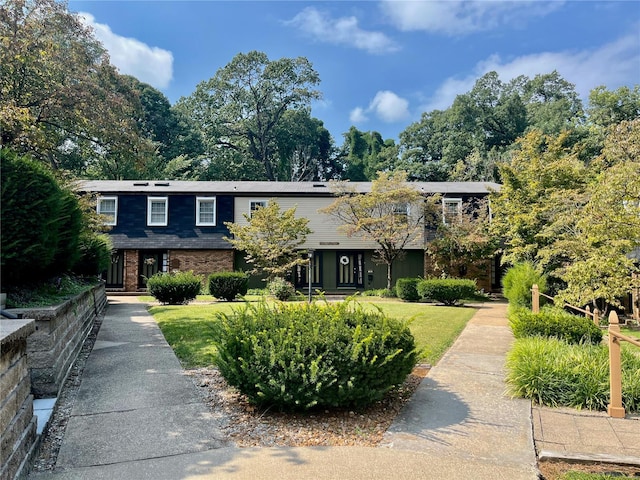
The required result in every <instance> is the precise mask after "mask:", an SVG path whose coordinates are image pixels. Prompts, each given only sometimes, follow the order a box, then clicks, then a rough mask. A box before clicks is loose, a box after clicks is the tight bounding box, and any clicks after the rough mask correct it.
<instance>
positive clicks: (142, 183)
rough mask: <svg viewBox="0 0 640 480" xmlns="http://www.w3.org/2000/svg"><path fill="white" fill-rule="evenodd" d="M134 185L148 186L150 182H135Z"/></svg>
mask: <svg viewBox="0 0 640 480" xmlns="http://www.w3.org/2000/svg"><path fill="white" fill-rule="evenodd" d="M133 186H134V187H148V186H149V182H133Z"/></svg>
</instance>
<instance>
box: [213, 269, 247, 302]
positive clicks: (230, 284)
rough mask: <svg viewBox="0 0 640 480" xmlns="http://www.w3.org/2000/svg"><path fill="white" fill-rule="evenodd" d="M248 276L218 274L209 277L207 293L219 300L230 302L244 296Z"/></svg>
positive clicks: (240, 273) (226, 273) (242, 274)
mask: <svg viewBox="0 0 640 480" xmlns="http://www.w3.org/2000/svg"><path fill="white" fill-rule="evenodd" d="M248 288H249V275H247V274H246V273H242V272H218V273H212V274H211V275H209V293H210V294H211V295H213V296H214V297H216V298H218V299H220V300H226V301H227V302H230V301H232V300H233V299H235V298H236V297H237V296H238V295H246V294H247V290H248Z"/></svg>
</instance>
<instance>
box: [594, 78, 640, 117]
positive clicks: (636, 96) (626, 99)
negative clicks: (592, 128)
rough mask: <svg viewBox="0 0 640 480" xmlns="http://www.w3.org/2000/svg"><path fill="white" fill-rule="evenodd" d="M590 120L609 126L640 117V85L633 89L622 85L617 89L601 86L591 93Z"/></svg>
mask: <svg viewBox="0 0 640 480" xmlns="http://www.w3.org/2000/svg"><path fill="white" fill-rule="evenodd" d="M587 112H588V113H589V121H590V122H591V123H593V124H596V125H599V126H601V127H608V126H611V125H615V124H618V123H620V122H623V121H632V120H635V119H637V118H640V85H636V86H635V87H634V88H633V90H632V89H630V88H629V87H620V88H618V89H617V90H615V91H610V90H607V89H606V87H605V86H599V87H596V88H594V89H593V90H591V93H590V94H589V108H588V109H587Z"/></svg>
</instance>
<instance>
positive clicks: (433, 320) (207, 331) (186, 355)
mask: <svg viewBox="0 0 640 480" xmlns="http://www.w3.org/2000/svg"><path fill="white" fill-rule="evenodd" d="M201 298H202V297H198V301H200V300H201ZM249 298H251V299H252V300H256V298H252V297H249ZM141 300H142V301H153V298H152V297H141ZM358 301H359V302H360V303H362V304H363V305H365V306H366V307H367V308H371V309H375V308H376V307H377V308H380V309H381V310H382V311H383V312H384V313H385V314H386V315H388V316H389V317H393V318H397V319H401V320H411V324H410V328H411V332H412V333H413V335H414V337H415V339H416V345H417V347H418V349H419V350H421V351H422V352H423V354H422V356H421V361H422V362H426V363H430V364H432V365H433V364H435V363H437V361H438V360H439V359H440V357H442V355H443V354H444V352H446V350H447V349H448V348H449V347H450V346H451V344H452V343H453V342H454V340H455V339H456V338H457V337H458V335H459V334H460V332H461V331H462V329H463V328H464V327H465V325H466V324H467V322H468V321H469V319H470V318H471V317H472V316H473V314H474V313H475V312H476V310H475V309H473V308H461V307H440V306H433V305H425V304H419V303H404V302H402V301H398V300H395V299H380V298H373V297H366V298H360V299H358ZM240 307H242V303H240V302H217V303H206V304H205V303H194V304H190V305H175V306H174V305H171V306H170V305H153V306H151V307H149V312H150V313H151V314H152V315H153V316H154V318H155V319H156V321H157V322H158V325H159V326H160V329H161V330H162V333H163V334H164V336H165V338H166V339H167V342H169V344H170V345H171V347H172V348H173V350H174V351H175V352H176V355H177V356H178V358H179V359H180V361H181V362H182V364H183V366H184V367H185V368H197V367H205V366H210V365H213V363H214V355H215V347H214V346H213V342H212V335H213V330H212V328H211V325H212V324H213V322H215V321H216V313H217V312H223V313H229V312H231V311H232V309H234V308H240Z"/></svg>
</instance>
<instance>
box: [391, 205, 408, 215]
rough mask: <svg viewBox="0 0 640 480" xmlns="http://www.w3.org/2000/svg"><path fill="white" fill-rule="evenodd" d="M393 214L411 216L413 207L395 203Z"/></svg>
mask: <svg viewBox="0 0 640 480" xmlns="http://www.w3.org/2000/svg"><path fill="white" fill-rule="evenodd" d="M393 214H394V215H410V214H411V207H410V206H409V204H408V203H395V204H394V205H393Z"/></svg>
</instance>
